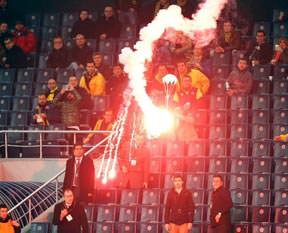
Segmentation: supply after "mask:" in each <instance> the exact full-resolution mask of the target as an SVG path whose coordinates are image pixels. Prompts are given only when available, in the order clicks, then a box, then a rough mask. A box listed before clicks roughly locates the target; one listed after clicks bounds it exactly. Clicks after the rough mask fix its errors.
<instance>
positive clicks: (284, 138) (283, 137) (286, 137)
mask: <svg viewBox="0 0 288 233" xmlns="http://www.w3.org/2000/svg"><path fill="white" fill-rule="evenodd" d="M274 141H276V142H288V133H286V134H281V135H279V136H275V137H274Z"/></svg>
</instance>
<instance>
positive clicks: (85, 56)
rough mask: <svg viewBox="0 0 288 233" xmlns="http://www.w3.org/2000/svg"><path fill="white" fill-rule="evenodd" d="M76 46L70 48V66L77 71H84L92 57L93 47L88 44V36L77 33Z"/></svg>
mask: <svg viewBox="0 0 288 233" xmlns="http://www.w3.org/2000/svg"><path fill="white" fill-rule="evenodd" d="M74 40H75V46H74V47H73V48H72V49H71V50H70V54H69V62H70V63H71V64H70V66H69V68H72V69H73V70H75V71H79V72H83V70H84V69H85V65H86V64H87V62H88V61H89V60H90V59H91V56H92V49H90V48H89V47H88V46H87V43H86V38H85V36H83V35H82V34H78V35H76V37H75V38H74Z"/></svg>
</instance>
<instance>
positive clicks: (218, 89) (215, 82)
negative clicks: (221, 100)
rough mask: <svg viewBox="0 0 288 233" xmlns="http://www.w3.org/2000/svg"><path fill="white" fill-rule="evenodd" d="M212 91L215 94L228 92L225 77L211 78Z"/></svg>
mask: <svg viewBox="0 0 288 233" xmlns="http://www.w3.org/2000/svg"><path fill="white" fill-rule="evenodd" d="M211 93H212V94H213V95H215V94H216V95H224V94H225V93H226V89H225V79H218V78H217V79H212V80H211Z"/></svg>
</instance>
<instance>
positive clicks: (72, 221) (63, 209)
mask: <svg viewBox="0 0 288 233" xmlns="http://www.w3.org/2000/svg"><path fill="white" fill-rule="evenodd" d="M63 194H64V201H63V202H61V203H58V204H57V205H56V206H55V208H54V215H53V224H54V225H57V226H58V229H57V232H58V233H79V232H82V233H88V221H87V217H86V213H85V211H84V208H83V207H82V206H81V205H79V203H78V202H76V200H75V197H74V193H73V191H72V189H65V190H64V192H63ZM81 229H82V231H81Z"/></svg>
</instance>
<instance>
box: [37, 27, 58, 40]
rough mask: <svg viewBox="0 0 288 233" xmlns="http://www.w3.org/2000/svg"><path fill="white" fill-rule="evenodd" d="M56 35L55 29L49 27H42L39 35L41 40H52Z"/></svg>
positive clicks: (56, 30)
mask: <svg viewBox="0 0 288 233" xmlns="http://www.w3.org/2000/svg"><path fill="white" fill-rule="evenodd" d="M57 34H58V29H56V28H55V27H51V26H45V27H42V30H41V35H42V38H45V39H46V40H52V39H53V38H54V37H55V36H57Z"/></svg>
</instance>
